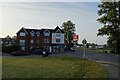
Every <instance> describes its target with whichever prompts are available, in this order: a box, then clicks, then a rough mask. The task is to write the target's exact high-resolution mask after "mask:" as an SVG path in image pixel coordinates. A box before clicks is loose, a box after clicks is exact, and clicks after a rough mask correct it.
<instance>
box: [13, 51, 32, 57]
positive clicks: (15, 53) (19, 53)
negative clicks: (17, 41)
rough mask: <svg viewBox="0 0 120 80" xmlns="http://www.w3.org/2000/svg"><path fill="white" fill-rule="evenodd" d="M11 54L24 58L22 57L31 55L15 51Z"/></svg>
mask: <svg viewBox="0 0 120 80" xmlns="http://www.w3.org/2000/svg"><path fill="white" fill-rule="evenodd" d="M11 54H12V55H14V56H22V55H29V54H30V53H29V52H25V51H14V52H11Z"/></svg>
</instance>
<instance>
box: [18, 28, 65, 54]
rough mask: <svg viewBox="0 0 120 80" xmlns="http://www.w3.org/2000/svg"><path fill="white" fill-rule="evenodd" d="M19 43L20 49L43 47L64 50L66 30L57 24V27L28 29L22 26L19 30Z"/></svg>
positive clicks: (51, 49) (55, 50)
mask: <svg viewBox="0 0 120 80" xmlns="http://www.w3.org/2000/svg"><path fill="white" fill-rule="evenodd" d="M17 43H18V45H19V46H20V50H25V51H29V50H31V49H33V48H35V49H36V48H41V49H44V50H47V51H49V52H58V51H63V50H64V32H63V31H62V30H61V29H60V28H59V27H58V26H57V27H56V28H55V29H27V28H24V27H22V28H21V29H20V30H19V31H18V32H17Z"/></svg>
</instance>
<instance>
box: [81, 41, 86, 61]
mask: <svg viewBox="0 0 120 80" xmlns="http://www.w3.org/2000/svg"><path fill="white" fill-rule="evenodd" d="M82 43H83V45H84V53H83V58H84V59H85V58H86V53H85V45H86V44H87V40H86V39H84V40H83V41H82Z"/></svg>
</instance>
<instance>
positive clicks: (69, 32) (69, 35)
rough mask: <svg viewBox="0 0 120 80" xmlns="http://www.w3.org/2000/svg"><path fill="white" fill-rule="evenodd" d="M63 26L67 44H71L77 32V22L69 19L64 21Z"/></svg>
mask: <svg viewBox="0 0 120 80" xmlns="http://www.w3.org/2000/svg"><path fill="white" fill-rule="evenodd" d="M61 28H62V30H63V31H64V34H65V44H66V45H68V46H71V45H72V40H73V35H74V34H75V24H74V23H73V22H71V21H70V20H69V21H67V22H64V23H63V24H62V26H61Z"/></svg>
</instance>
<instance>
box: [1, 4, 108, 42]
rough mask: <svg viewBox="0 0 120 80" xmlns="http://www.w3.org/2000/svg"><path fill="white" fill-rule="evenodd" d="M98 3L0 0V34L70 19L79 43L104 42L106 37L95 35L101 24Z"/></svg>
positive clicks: (13, 32) (4, 34) (2, 35)
mask: <svg viewBox="0 0 120 80" xmlns="http://www.w3.org/2000/svg"><path fill="white" fill-rule="evenodd" d="M99 3H100V2H1V3H0V37H6V36H7V35H10V36H11V37H12V36H14V35H16V32H17V31H19V29H20V28H22V27H25V28H35V29H41V28H52V29H53V28H55V27H56V26H59V27H60V26H61V25H62V23H63V22H66V21H68V20H71V21H72V22H73V23H74V24H75V27H76V34H78V35H79V41H78V43H81V42H82V40H83V39H86V40H87V42H90V43H97V44H105V43H106V41H107V37H106V36H102V37H97V32H98V29H99V28H101V27H102V25H101V24H100V23H98V22H97V21H96V20H97V18H98V15H97V11H98V7H97V6H98V4H99Z"/></svg>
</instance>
